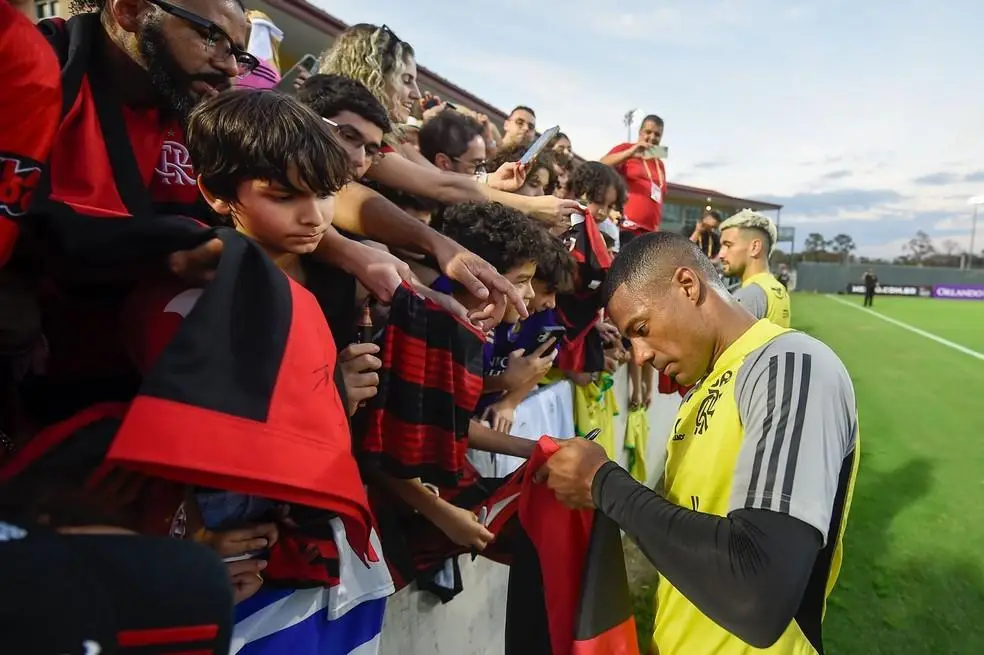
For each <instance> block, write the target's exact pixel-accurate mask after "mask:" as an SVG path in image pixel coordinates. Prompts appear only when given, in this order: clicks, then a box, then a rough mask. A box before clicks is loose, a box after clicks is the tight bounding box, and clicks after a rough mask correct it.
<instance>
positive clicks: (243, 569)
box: [226, 559, 267, 603]
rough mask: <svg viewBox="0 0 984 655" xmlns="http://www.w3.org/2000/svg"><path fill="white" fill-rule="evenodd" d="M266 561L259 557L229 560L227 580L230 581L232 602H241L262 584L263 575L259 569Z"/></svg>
mask: <svg viewBox="0 0 984 655" xmlns="http://www.w3.org/2000/svg"><path fill="white" fill-rule="evenodd" d="M266 565H267V563H266V562H265V561H263V560H261V559H247V560H243V561H241V562H229V563H228V564H226V568H227V570H228V571H229V581H230V582H231V583H232V602H233V603H241V602H242V601H244V600H246V599H247V598H249V597H250V596H252V595H253V594H255V593H256V592H257V591H259V590H260V587H262V586H263V576H261V575H260V571H262V570H263V569H265V568H266Z"/></svg>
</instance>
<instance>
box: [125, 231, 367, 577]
mask: <svg viewBox="0 0 984 655" xmlns="http://www.w3.org/2000/svg"><path fill="white" fill-rule="evenodd" d="M215 234H216V236H218V237H219V238H220V239H221V240H222V242H223V251H222V257H221V259H220V261H219V266H218V269H217V270H216V273H215V278H214V280H213V281H212V282H211V283H210V284H209V285H208V286H207V287H205V289H204V290H203V291H202V295H201V297H200V298H199V299H198V301H197V302H196V303H195V305H194V307H193V308H192V309H191V311H190V312H189V313H188V315H187V317H186V318H184V320H182V321H181V324H180V327H179V328H178V330H177V332H176V334H175V335H174V337H173V338H172V339H171V340H170V342H169V343H168V344H167V346H166V347H165V348H164V351H163V352H162V353H161V355H160V357H158V358H157V361H156V362H155V363H154V365H153V367H152V368H151V370H150V371H149V372H148V373H147V375H146V377H145V378H144V384H143V386H142V388H141V390H140V393H139V394H138V395H137V397H136V398H135V399H134V400H133V402H132V404H131V405H130V409H129V411H128V412H127V414H126V417H125V418H124V420H123V423H122V425H121V426H120V429H119V432H118V433H117V435H116V438H115V440H114V441H113V444H112V446H111V448H110V451H109V453H108V455H107V461H108V462H109V463H111V464H114V465H117V466H120V467H123V468H127V469H132V470H136V471H139V472H141V473H144V474H147V475H151V476H157V477H161V478H165V479H168V480H174V481H177V482H183V483H186V484H195V485H201V486H206V487H213V488H218V489H224V490H228V491H235V492H239V493H245V494H251V495H255V496H262V497H265V498H271V499H276V500H281V501H285V502H288V503H297V504H299V505H305V506H309V507H313V508H318V509H325V510H329V511H332V512H335V513H336V514H338V516H339V517H340V518H341V520H342V521H343V522H344V524H345V529H346V534H347V535H348V538H349V540H350V543H351V544H352V547H353V549H355V551H356V552H357V553H359V554H360V556H368V558H369V559H374V556H373V555H371V554H369V553H370V551H371V549H370V548H369V532H370V526H371V524H372V519H371V514H370V512H369V506H368V500H367V498H366V495H365V490H364V488H363V486H362V480H361V478H360V476H359V471H358V467H357V464H356V461H355V458H354V457H353V455H352V448H351V437H350V434H349V428H348V419H347V415H346V412H345V408H344V407H343V405H342V401H341V398H340V397H339V394H338V390H337V389H336V388H335V385H334V383H333V374H334V369H335V357H336V353H335V346H334V340H333V338H332V335H331V331H330V330H329V328H328V324H327V323H326V322H325V318H324V315H323V314H322V311H321V308H320V307H319V305H318V302H317V300H315V298H314V296H312V295H311V294H310V293H309V292H308V291H307V290H305V289H304V288H303V287H301V286H299V285H298V284H296V283H295V282H293V281H292V280H290V279H289V278H288V277H287V276H286V275H285V274H284V273H283V272H282V271H281V270H280V269H278V268H277V267H276V265H275V264H274V263H273V262H272V261H271V260H270V258H269V257H267V256H266V255H265V254H264V253H263V251H262V250H261V248H260V247H259V246H258V245H257V244H255V243H254V242H253V241H251V240H250V239H248V238H247V237H244V236H242V235H240V234H237V233H236V232H235V231H234V230H231V229H228V228H221V229H219V230H217V231H216V233H215Z"/></svg>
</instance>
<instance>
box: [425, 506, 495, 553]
mask: <svg viewBox="0 0 984 655" xmlns="http://www.w3.org/2000/svg"><path fill="white" fill-rule="evenodd" d="M435 524H436V525H437V527H438V528H440V529H441V532H443V533H444V534H446V535H447V536H448V539H450V540H451V541H453V542H454V543H456V544H458V545H459V546H470V547H471V548H474V549H475V550H477V551H483V550H485V548H486V547H487V546H488V545H489V543H491V542H492V540H493V539H495V535H494V534H492V533H491V532H490V531H489V529H488V528H486V527H485V526H484V525H482V524H481V522H480V521H479V520H478V517H477V516H475V513H474V512H470V511H468V510H467V509H462V508H461V507H455V506H454V505H448V506H447V511H446V512H445V513H443V515H442V516H441V517H440V518H439V519H438V520H437V521H436V522H435Z"/></svg>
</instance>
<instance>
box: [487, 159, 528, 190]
mask: <svg viewBox="0 0 984 655" xmlns="http://www.w3.org/2000/svg"><path fill="white" fill-rule="evenodd" d="M527 173H529V167H528V166H523V165H522V164H520V163H519V162H516V161H507V162H506V163H504V164H503V165H502V166H500V167H499V168H497V169H496V170H495V172H493V173H491V174H489V177H488V179H487V180H486V182H485V183H486V184H488V185H489V186H490V187H492V188H493V189H498V190H499V191H508V192H509V193H516V192H517V191H519V190H520V189H521V188H523V185H524V184H526V174H527Z"/></svg>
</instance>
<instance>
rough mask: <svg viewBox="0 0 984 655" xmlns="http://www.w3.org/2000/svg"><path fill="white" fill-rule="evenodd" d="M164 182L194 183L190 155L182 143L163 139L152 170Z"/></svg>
mask: <svg viewBox="0 0 984 655" xmlns="http://www.w3.org/2000/svg"><path fill="white" fill-rule="evenodd" d="M154 172H155V173H157V175H158V176H159V177H160V178H161V181H162V182H163V183H164V184H179V185H186V184H195V171H194V169H193V168H192V167H191V155H190V154H189V153H188V149H187V148H185V146H184V144H183V143H178V142H177V141H165V142H164V145H162V146H161V157H160V161H159V162H158V164H157V168H156V169H155V171H154Z"/></svg>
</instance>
